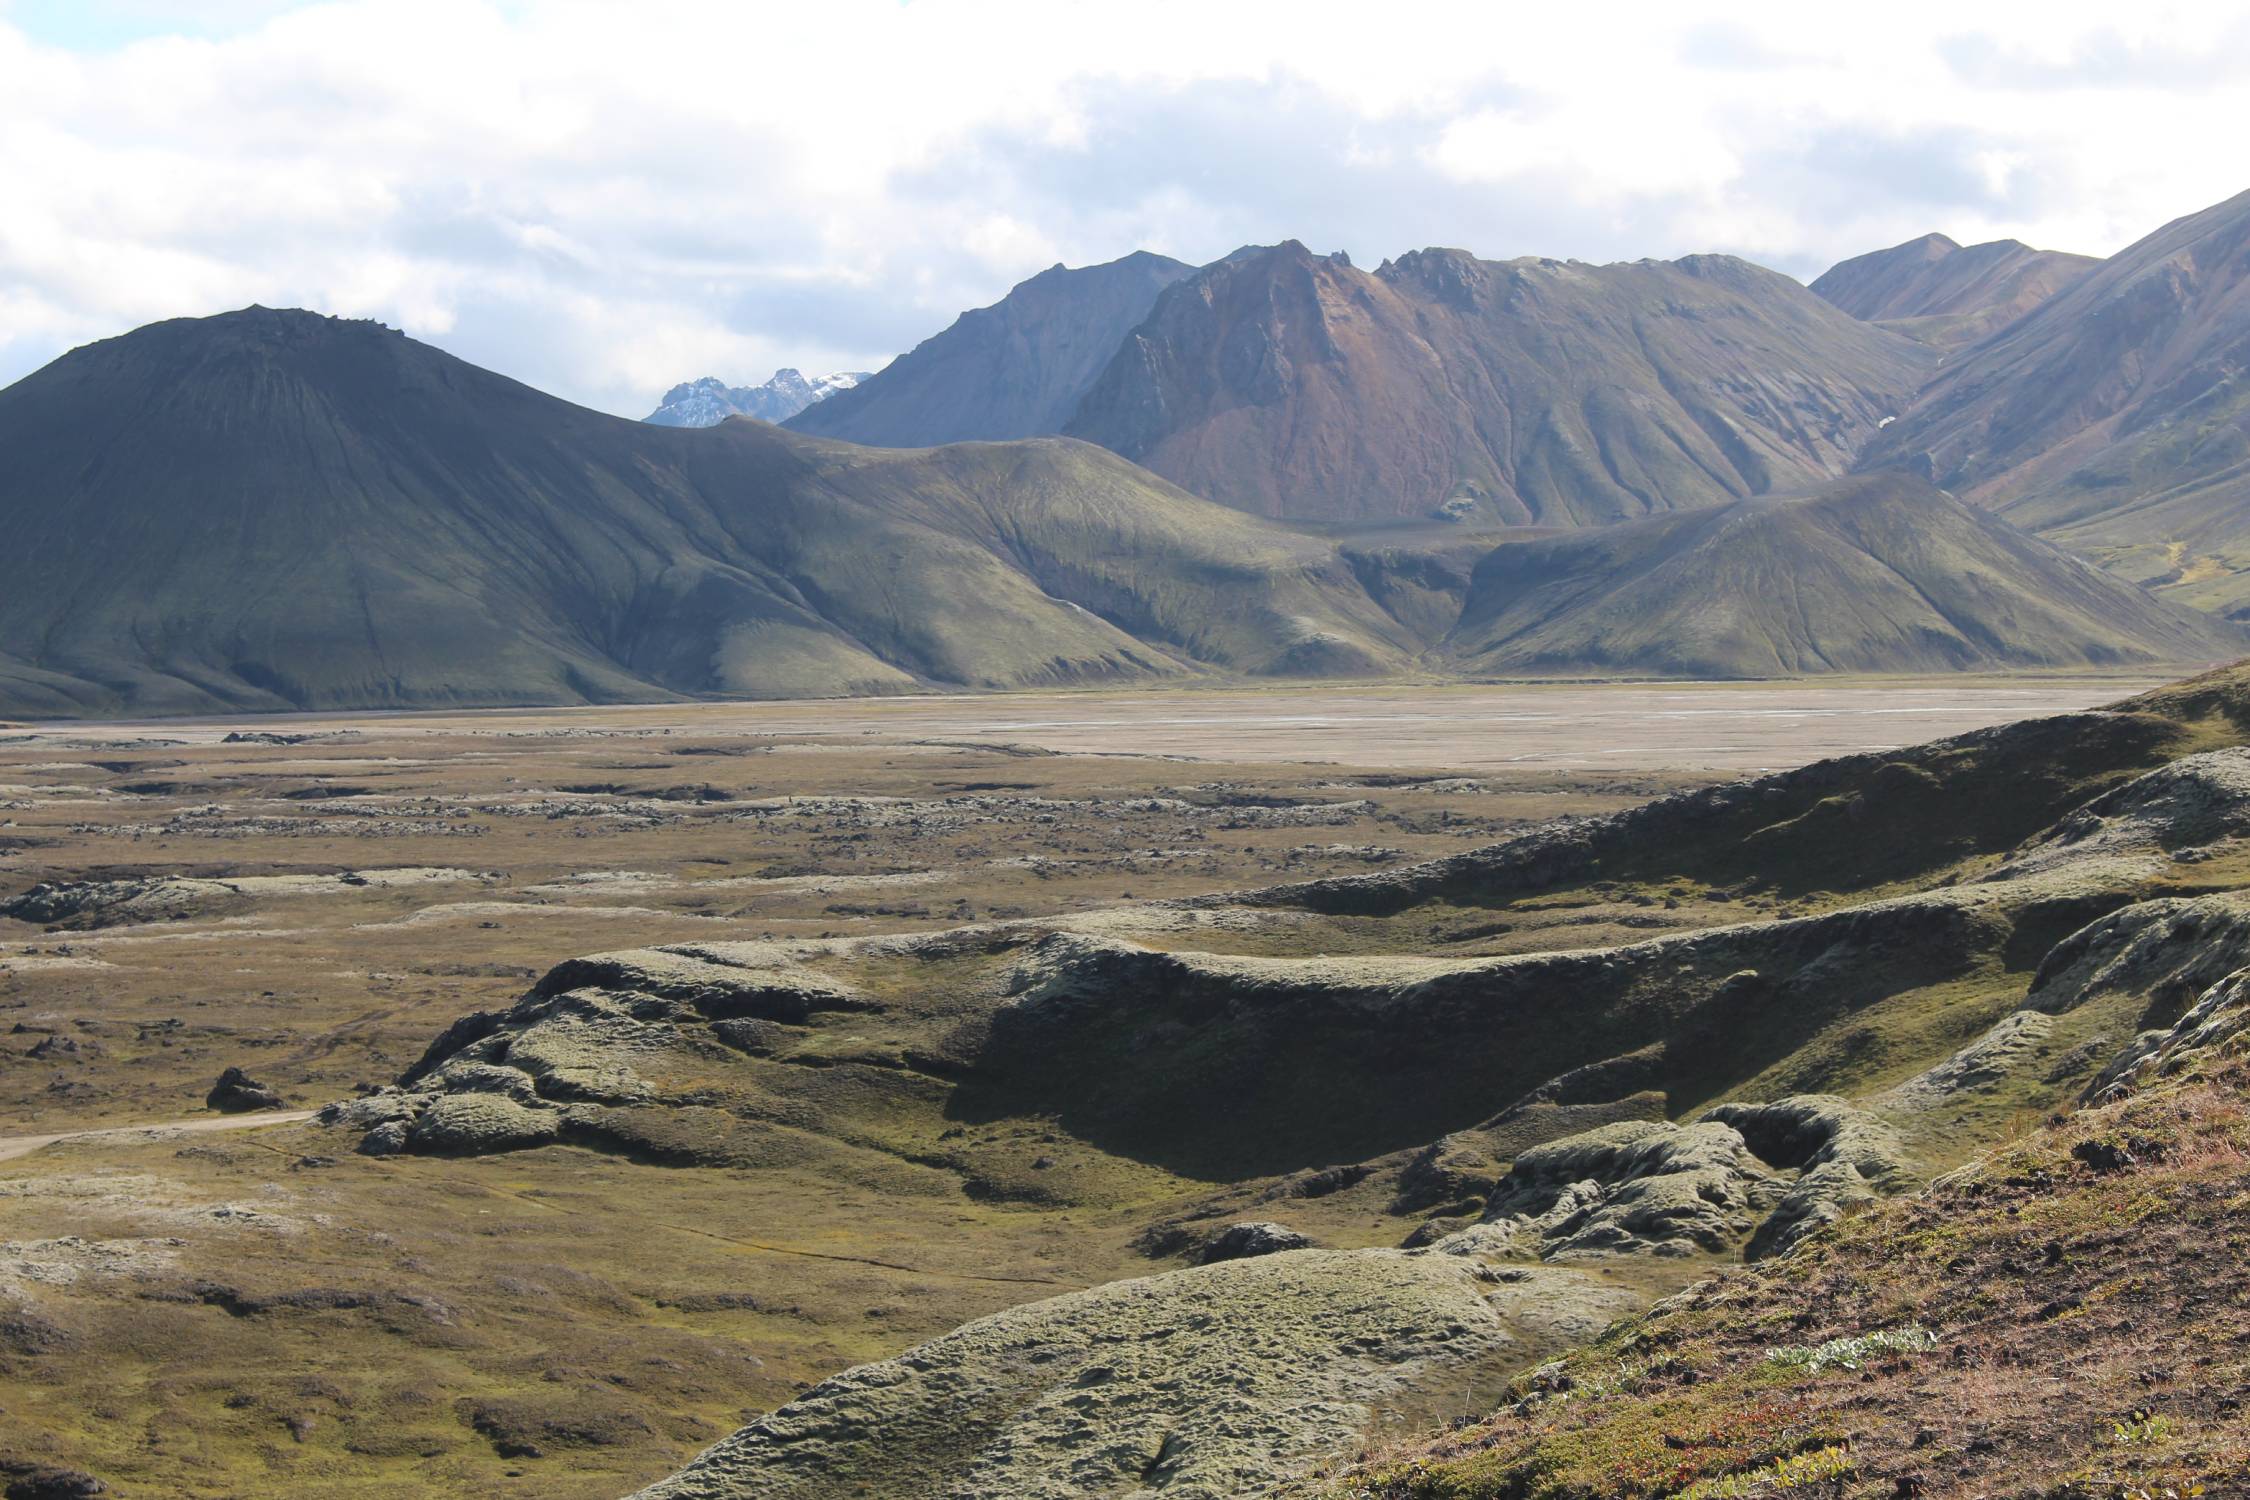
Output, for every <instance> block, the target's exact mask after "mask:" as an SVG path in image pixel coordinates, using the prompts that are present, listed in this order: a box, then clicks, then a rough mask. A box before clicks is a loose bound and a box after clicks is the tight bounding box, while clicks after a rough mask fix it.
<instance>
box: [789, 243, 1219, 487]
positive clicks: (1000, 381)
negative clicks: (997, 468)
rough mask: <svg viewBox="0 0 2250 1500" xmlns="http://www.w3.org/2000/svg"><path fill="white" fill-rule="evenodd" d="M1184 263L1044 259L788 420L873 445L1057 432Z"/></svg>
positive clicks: (1138, 258) (1141, 254)
mask: <svg viewBox="0 0 2250 1500" xmlns="http://www.w3.org/2000/svg"><path fill="white" fill-rule="evenodd" d="M1193 269H1194V268H1193V267H1191V266H1187V265H1183V264H1181V263H1180V262H1179V261H1176V260H1172V259H1170V258H1168V257H1166V256H1162V255H1152V254H1150V253H1149V252H1148V251H1146V250H1138V251H1135V252H1134V253H1133V254H1131V255H1128V256H1126V257H1124V258H1123V259H1121V260H1113V261H1110V262H1108V263H1107V264H1106V265H1099V266H1085V267H1081V268H1079V269H1076V270H1072V269H1070V268H1068V267H1064V266H1053V267H1050V268H1049V269H1047V270H1045V271H1041V272H1040V273H1039V274H1038V275H1037V276H1034V277H1032V278H1031V279H1030V280H1029V281H1026V282H1023V283H1022V284H1020V285H1018V286H1017V287H1016V288H1015V289H1014V290H1013V291H1011V292H1009V293H1008V295H1007V296H1005V297H1003V298H1001V299H1000V300H999V301H998V302H996V303H994V304H993V305H992V306H990V307H980V308H977V309H976V310H974V311H973V312H965V313H963V314H961V316H960V317H959V318H958V319H956V320H955V321H954V323H953V326H952V327H950V328H948V329H946V330H945V331H944V332H943V333H940V334H938V335H936V336H935V337H933V338H928V339H925V340H923V341H922V342H921V343H919V344H917V345H915V346H914V348H913V349H911V350H909V351H908V352H907V353H905V354H902V355H900V356H899V357H898V358H897V359H895V360H893V361H892V362H891V363H890V365H889V366H887V367H886V368H884V369H883V370H881V371H879V372H877V373H876V374H874V375H871V376H868V377H866V378H865V379H863V380H862V381H860V383H859V384H858V385H857V386H855V387H853V388H852V389H851V390H847V391H838V392H837V393H836V394H834V395H832V396H830V397H829V398H828V399H827V400H826V401H823V402H821V403H819V404H818V405H816V406H811V407H808V408H806V409H805V410H804V411H803V412H801V413H800V414H798V415H797V416H796V417H794V418H792V419H791V420H790V422H789V425H790V426H791V427H793V428H795V429H796V430H797V431H799V432H810V433H815V434H818V435H819V436H822V437H832V438H841V439H843V440H844V441H846V442H851V443H871V444H874V445H875V446H877V447H883V448H924V447H933V446H935V445H937V444H940V443H961V442H970V441H986V440H995V439H1005V438H1020V437H1038V436H1043V435H1048V434H1052V433H1057V432H1060V431H1062V428H1063V423H1064V421H1065V420H1067V419H1068V418H1069V416H1070V414H1071V412H1072V411H1074V410H1075V409H1076V408H1077V405H1078V398H1079V397H1080V396H1081V395H1083V394H1084V393H1085V390H1086V387H1087V386H1089V385H1091V384H1093V382H1094V377H1095V376H1097V375H1099V374H1100V373H1101V371H1102V367H1103V366H1104V365H1106V364H1108V363H1109V358H1110V355H1111V354H1112V353H1114V352H1115V351H1116V349H1117V345H1118V343H1119V341H1120V340H1122V339H1123V338H1124V337H1125V334H1126V332H1127V331H1128V330H1130V329H1131V328H1132V327H1133V325H1134V324H1136V323H1138V322H1140V321H1141V319H1142V318H1144V317H1146V316H1147V315H1148V310H1149V307H1150V306H1151V305H1152V304H1153V303H1154V302H1155V301H1156V296H1157V293H1159V292H1161V291H1163V290H1164V288H1165V287H1167V286H1169V285H1170V284H1171V283H1173V282H1174V281H1177V280H1178V279H1179V278H1181V277H1182V276H1185V275H1187V274H1188V273H1189V272H1190V271H1191V270H1193Z"/></svg>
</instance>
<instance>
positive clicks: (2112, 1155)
mask: <svg viewBox="0 0 2250 1500" xmlns="http://www.w3.org/2000/svg"><path fill="white" fill-rule="evenodd" d="M2070 1154H2071V1155H2072V1156H2074V1157H2076V1158H2077V1159H2078V1160H2080V1161H2082V1162H2084V1163H2085V1164H2086V1165H2087V1166H2089V1167H2091V1168H2092V1169H2093V1170H2095V1171H2096V1172H2122V1171H2124V1170H2125V1169H2126V1168H2127V1167H2130V1166H2132V1165H2133V1162H2134V1157H2133V1153H2132V1152H2130V1151H2128V1150H2126V1149H2125V1148H2124V1147H2123V1146H2121V1145H2119V1144H2117V1143H2116V1142H2115V1141H2080V1142H2079V1143H2078V1144H2077V1145H2075V1146H2073V1147H2071V1148H2070Z"/></svg>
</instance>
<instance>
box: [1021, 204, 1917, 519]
mask: <svg viewBox="0 0 2250 1500" xmlns="http://www.w3.org/2000/svg"><path fill="white" fill-rule="evenodd" d="M1933 358H1934V356H1933V355H1932V354H1931V352H1930V351H1929V350H1928V349H1926V348H1924V347H1923V346H1920V345H1917V344H1915V343H1913V342H1912V341H1910V340H1907V339H1904V338H1902V337H1900V336H1898V335H1895V334H1891V333H1888V332H1886V331H1884V330H1882V329H1878V328H1872V327H1869V326H1868V325H1866V324H1864V323H1860V322H1858V321H1856V320H1854V319H1851V318H1849V317H1848V316H1846V315H1845V314H1843V313H1840V312H1838V311H1837V310H1836V309H1834V308H1832V307H1830V306H1828V305H1827V304H1826V303H1824V302H1822V301H1821V300H1820V299H1819V298H1817V297H1814V296H1813V295H1812V294H1811V293H1809V292H1807V291H1806V290H1805V289H1804V288H1803V287H1802V286H1800V285H1798V284H1797V283H1796V282H1794V281H1792V280H1790V279H1789V278H1788V277H1786V276H1781V275H1778V274H1776V273H1774V272H1771V271H1766V270H1763V269H1761V268H1759V267H1757V266H1753V265H1751V264H1749V263H1748V262H1745V261H1740V260H1735V259H1733V258H1731V257H1727V256H1690V257H1688V258H1687V259H1685V260H1679V261H1670V262H1665V261H1637V262H1633V263H1630V264H1619V265H1609V266H1591V265H1582V264H1579V263H1576V262H1562V261H1550V260H1530V259H1526V260H1516V261H1508V262H1491V261H1480V260H1477V259H1476V258H1475V257H1473V256H1471V255H1468V254H1467V253H1465V252H1462V251H1458V250H1422V251H1417V252H1415V253H1413V254H1410V255H1407V256H1404V257H1402V258H1400V259H1399V260H1397V261H1395V262H1386V263H1385V264H1384V265H1383V266H1382V267H1381V268H1380V269H1379V270H1378V271H1376V272H1375V273H1374V274H1372V275H1370V274H1368V273H1366V272H1364V271H1360V270H1357V269H1355V268H1354V267H1353V266H1352V265H1351V264H1350V263H1349V262H1348V261H1347V260H1345V259H1344V258H1343V257H1341V256H1318V255H1314V254H1312V253H1311V252H1310V251H1308V250H1307V249H1305V247H1304V246H1302V245H1300V244H1297V243H1295V242H1294V241H1292V242H1289V243H1287V244H1283V245H1279V246H1275V247H1272V248H1268V249H1248V250H1242V251H1238V252H1236V253H1235V254H1234V255H1232V256H1230V257H1228V258H1227V259H1226V260H1223V261H1220V262H1218V263H1217V264H1215V265H1211V266H1207V267H1205V268H1204V269H1203V270H1202V271H1201V272H1199V273H1197V274H1196V275H1195V276H1193V277H1191V278H1189V279H1187V280H1184V281H1181V282H1179V283H1177V284H1175V285H1173V286H1171V287H1169V288H1167V289H1166V291H1165V293H1164V295H1163V296H1162V297H1160V298H1159V299H1157V303H1156V307H1155V310H1154V311H1153V312H1152V313H1151V314H1150V315H1149V318H1148V320H1147V321H1146V322H1145V323H1144V324H1142V325H1141V326H1140V327H1139V328H1137V329H1135V330H1134V331H1133V333H1132V336H1131V337H1130V339H1128V340H1127V342H1126V343H1125V345H1124V347H1123V348H1121V349H1120V350H1119V351H1118V352H1117V356H1116V358H1115V359H1114V360H1112V361H1111V363H1110V365H1109V368H1108V369H1107V370H1105V371H1104V372H1103V373H1102V376H1101V379H1100V380H1099V381H1098V382H1097V383H1096V384H1095V385H1094V387H1093V389H1091V390H1090V391H1088V392H1087V394H1086V397H1085V400H1084V401H1083V402H1082V403H1081V404H1080V406H1079V408H1078V412H1077V414H1076V415H1075V416H1074V417H1073V418H1072V419H1071V421H1070V423H1069V425H1068V426H1067V427H1066V428H1065V429H1064V430H1065V431H1067V432H1068V433H1070V434H1071V435H1072V436H1075V437H1083V438H1088V439H1090V440H1092V441H1094V442H1097V443H1100V444H1102V445H1103V446H1104V447H1107V448H1110V449H1113V450H1115V451H1116V452H1119V453H1122V454H1124V455H1125V456H1126V457H1128V458H1130V459H1132V460H1134V461H1135V462H1136V463H1140V464H1144V465H1146V466H1147V467H1149V468H1151V469H1154V470H1155V471H1156V472H1157V473H1159V474H1162V475H1164V476H1165V477H1166V478H1168V479H1171V480H1173V481H1174V482H1176V483H1178V484H1180V485H1181V486H1183V487H1184V488H1186V489H1189V490H1192V491H1194V492H1195V493H1197V494H1200V495H1207V496H1209V497H1210V498H1212V499H1214V500H1219V501H1222V502H1224V503H1226V504H1228V505H1232V506H1236V507H1238V508H1240V509H1243V510H1248V511H1254V512H1257V513H1259V514H1263V515H1270V516H1284V517H1289V518H1292V519H1312V520H1378V519H1395V518H1400V517H1421V516H1426V515H1429V514H1432V513H1433V512H1438V511H1440V509H1441V508H1442V509H1443V511H1444V512H1445V513H1446V514H1449V515H1458V516H1464V517H1479V518H1482V519H1486V520H1489V521H1497V522H1504V523H1510V524H1522V523H1536V524H1545V525H1581V526H1595V525H1604V524H1607V523H1609V522H1613V521H1618V520H1624V519H1629V518H1631V517H1635V516H1640V515H1646V514H1649V513H1651V512H1656V511H1665V510H1677V509H1686V508H1690V507H1693V506H1699V505H1708V504H1714V503H1717V502H1720V501H1724V500H1732V499H1739V498H1741V497H1743V496H1745V495H1752V494H1759V493H1763V492H1765V491H1767V490H1771V489H1776V488H1783V487H1787V486H1790V485H1796V484H1802V483H1804V482H1806V481H1808V480H1812V479H1817V478H1822V477H1826V476H1829V475H1833V474H1837V473H1841V472H1842V471H1843V470H1844V469H1845V468H1847V467H1848V466H1849V465H1850V463H1851V461H1852V459H1853V457H1854V455H1856V453H1857V452H1858V451H1859V448H1860V446H1861V445H1862V444H1863V443H1864V442H1865V441H1866V440H1867V439H1868V438H1869V437H1870V436H1871V435H1872V434H1873V433H1874V432H1875V430H1876V426H1877V424H1878V423H1879V422H1881V421H1882V420H1883V419H1884V418H1885V417H1888V416H1891V415H1894V414H1895V413H1896V412H1898V411H1899V410H1901V409H1903V407H1904V404H1905V403H1906V401H1907V400H1908V399H1910V397H1911V394H1912V392H1913V391H1914V390H1915V389H1916V388H1917V387H1918V386H1919V385H1920V384H1921V382H1922V378H1923V375H1924V373H1925V372H1926V370H1927V369H1928V367H1929V365H1930V363H1931V362H1932V360H1933Z"/></svg>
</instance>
